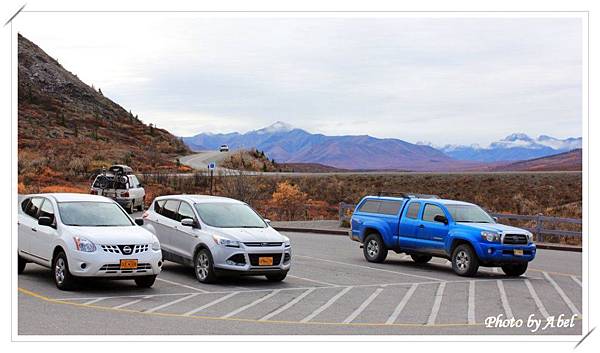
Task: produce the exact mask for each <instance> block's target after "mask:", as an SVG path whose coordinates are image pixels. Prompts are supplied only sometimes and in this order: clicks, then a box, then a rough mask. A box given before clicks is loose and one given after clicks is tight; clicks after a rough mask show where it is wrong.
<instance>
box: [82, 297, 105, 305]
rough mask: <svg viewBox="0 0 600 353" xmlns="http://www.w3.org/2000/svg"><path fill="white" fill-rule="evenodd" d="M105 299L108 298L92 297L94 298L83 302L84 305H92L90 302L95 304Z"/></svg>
mask: <svg viewBox="0 0 600 353" xmlns="http://www.w3.org/2000/svg"><path fill="white" fill-rule="evenodd" d="M104 299H106V298H96V299H92V300H89V301H87V302H85V303H83V305H90V304H94V303H97V302H99V301H101V300H104Z"/></svg>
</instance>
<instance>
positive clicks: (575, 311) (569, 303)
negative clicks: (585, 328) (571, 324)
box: [544, 272, 581, 316]
mask: <svg viewBox="0 0 600 353" xmlns="http://www.w3.org/2000/svg"><path fill="white" fill-rule="evenodd" d="M544 276H545V277H546V279H547V280H548V282H550V284H552V286H553V287H554V289H556V291H557V292H558V294H559V295H560V297H561V298H562V300H563V301H564V302H565V304H567V306H568V307H569V309H571V312H572V313H573V314H574V315H577V316H581V313H580V312H579V310H578V309H577V307H576V306H575V304H573V302H572V301H571V299H569V297H568V296H567V295H566V294H565V292H564V291H563V290H562V288H560V286H559V285H558V283H556V281H554V279H553V278H552V277H550V275H549V274H548V273H547V272H544Z"/></svg>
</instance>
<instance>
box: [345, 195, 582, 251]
mask: <svg viewBox="0 0 600 353" xmlns="http://www.w3.org/2000/svg"><path fill="white" fill-rule="evenodd" d="M355 207H356V205H354V204H350V203H345V202H341V203H340V204H339V220H340V225H345V224H348V223H349V222H350V218H351V217H352V212H354V208H355ZM490 215H491V216H492V217H497V218H498V219H510V220H518V221H525V222H534V226H533V227H520V228H523V229H527V230H528V231H530V232H531V233H533V234H534V235H535V239H536V241H539V242H544V241H545V240H546V239H545V235H554V236H559V237H581V231H573V230H562V229H549V228H544V224H548V223H553V224H556V223H567V224H577V225H581V224H582V222H581V219H577V218H564V217H550V216H544V215H543V214H538V215H517V214H505V213H490Z"/></svg>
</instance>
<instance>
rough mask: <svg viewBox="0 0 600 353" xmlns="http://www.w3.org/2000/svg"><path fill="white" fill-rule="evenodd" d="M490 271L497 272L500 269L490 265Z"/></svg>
mask: <svg viewBox="0 0 600 353" xmlns="http://www.w3.org/2000/svg"><path fill="white" fill-rule="evenodd" d="M492 272H494V273H498V272H500V271H498V267H492Z"/></svg>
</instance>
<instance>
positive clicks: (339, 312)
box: [18, 232, 582, 335]
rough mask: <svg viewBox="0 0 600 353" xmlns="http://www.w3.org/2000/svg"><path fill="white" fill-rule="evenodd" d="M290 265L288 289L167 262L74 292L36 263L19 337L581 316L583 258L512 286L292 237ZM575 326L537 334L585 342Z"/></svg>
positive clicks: (336, 330)
mask: <svg viewBox="0 0 600 353" xmlns="http://www.w3.org/2000/svg"><path fill="white" fill-rule="evenodd" d="M284 234H286V235H287V236H289V237H290V238H291V240H292V246H293V257H292V261H293V264H292V269H291V271H290V273H289V275H288V277H287V278H286V279H285V281H284V282H281V283H271V282H268V281H266V279H265V278H264V277H243V278H229V279H223V280H222V281H221V282H219V283H218V284H214V285H205V284H201V283H199V282H197V281H196V279H195V278H194V275H193V270H192V269H191V268H187V267H184V266H180V265H178V264H174V263H170V262H167V263H165V265H164V267H163V272H162V273H161V274H160V276H159V277H158V279H157V281H156V283H155V285H154V287H153V288H150V289H138V288H137V287H135V284H134V283H133V281H130V280H129V281H86V282H85V283H83V284H82V286H81V288H80V289H79V290H78V291H75V292H63V291H60V290H58V289H57V288H56V287H55V286H54V283H53V282H52V280H51V277H50V270H49V269H45V268H42V267H40V266H37V265H32V264H28V265H27V268H26V269H25V272H24V273H23V274H21V275H19V279H18V283H19V296H18V309H19V311H18V323H19V327H18V332H19V334H22V335H27V334H36V335H51V334H63V335H68V334H89V335H94V334H114V335H121V334H137V335H144V334H155V335H156V334H158V335H161V334H165V335H175V334H177V335H188V334H215V335H221V334H224V335H225V334H237V335H245V334H256V335H272V334H285V335H304V334H311V335H325V334H333V335H337V334H365V335H379V334H386V335H405V334H412V335H423V334H424V335H430V334H431V335H440V334H443V335H461V334H469V335H471V334H484V335H485V334H488V335H489V334H493V335H502V334H524V335H525V334H532V333H531V332H530V329H528V328H527V327H525V326H526V323H524V324H523V327H520V328H487V327H485V325H484V322H485V320H486V318H488V317H492V316H497V315H500V314H501V315H504V316H509V317H510V316H514V317H515V318H517V319H519V318H521V319H523V320H525V322H526V321H527V318H528V317H529V316H530V315H531V314H533V315H534V317H535V318H537V319H541V320H542V321H543V323H544V324H545V323H546V317H551V316H558V315H560V314H564V315H565V316H566V317H568V318H570V317H571V315H572V314H574V313H575V314H580V312H581V311H582V287H581V281H582V278H581V267H582V265H581V254H580V253H574V252H561V251H553V250H539V251H538V256H537V258H536V259H535V260H534V262H533V263H531V264H530V269H529V270H528V271H527V273H526V274H525V275H524V276H522V277H519V278H507V277H505V276H504V275H503V274H502V272H501V270H499V269H485V268H482V269H480V271H479V274H478V275H477V277H474V278H463V277H459V276H456V275H455V274H454V273H453V272H452V270H451V267H450V263H449V262H448V261H445V260H441V259H434V260H432V262H430V263H429V264H426V265H417V264H414V263H413V262H412V261H411V260H410V259H409V258H408V257H406V256H404V255H399V254H394V253H390V255H389V257H388V259H387V261H386V262H385V263H382V264H372V263H368V262H366V261H365V260H364V258H363V256H362V252H361V251H362V250H361V249H360V248H359V246H358V243H355V242H352V241H350V240H349V239H348V238H347V237H343V236H331V235H317V234H306V233H303V234H300V233H286V232H284ZM581 330H582V322H581V317H580V316H579V317H578V318H577V319H576V320H575V321H574V327H569V328H558V327H554V328H547V329H546V330H543V331H541V332H538V333H536V334H560V335H579V334H581Z"/></svg>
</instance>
